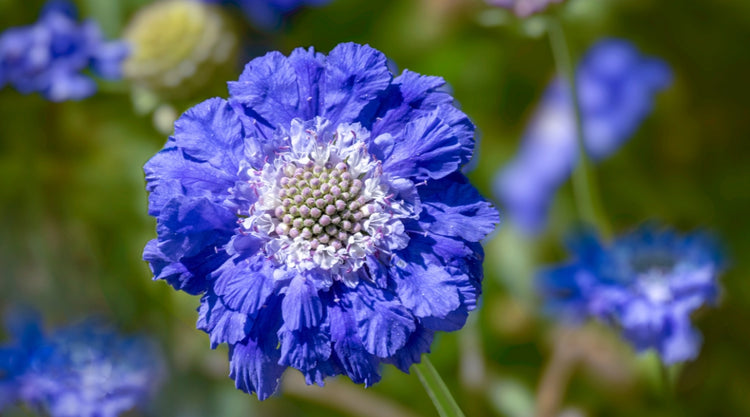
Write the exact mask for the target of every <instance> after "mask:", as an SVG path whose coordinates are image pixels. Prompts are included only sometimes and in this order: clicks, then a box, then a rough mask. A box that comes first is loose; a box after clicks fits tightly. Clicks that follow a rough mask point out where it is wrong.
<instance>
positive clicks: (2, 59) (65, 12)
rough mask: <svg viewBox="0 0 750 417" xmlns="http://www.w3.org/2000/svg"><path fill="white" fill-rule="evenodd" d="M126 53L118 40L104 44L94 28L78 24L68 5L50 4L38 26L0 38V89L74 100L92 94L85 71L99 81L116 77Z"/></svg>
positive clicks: (93, 85)
mask: <svg viewBox="0 0 750 417" xmlns="http://www.w3.org/2000/svg"><path fill="white" fill-rule="evenodd" d="M127 53H128V48H127V45H126V44H125V43H123V42H105V41H104V39H103V36H102V34H101V32H100V30H99V27H98V25H97V24H96V23H95V22H93V21H85V22H83V23H82V24H80V25H78V24H77V23H76V18H75V9H74V7H73V6H72V5H71V4H70V3H68V2H62V1H58V2H50V3H48V5H47V6H46V7H45V9H44V10H43V11H42V14H41V17H40V19H39V21H38V22H36V23H34V24H33V25H30V26H23V27H16V28H11V29H8V30H6V31H5V32H3V33H2V34H0V88H2V87H3V86H4V85H6V84H9V85H12V86H13V87H14V88H15V89H17V90H18V91H20V92H21V93H24V94H29V93H32V92H40V93H41V94H42V95H43V96H44V97H45V98H47V99H48V100H51V101H65V100H80V99H83V98H86V97H89V96H91V95H92V94H94V92H95V91H96V83H95V82H94V80H92V79H91V78H89V77H88V76H86V75H83V74H82V73H81V72H82V71H84V70H86V69H88V68H90V69H92V70H93V71H94V72H95V73H96V74H97V75H99V76H101V77H102V78H108V79H117V78H120V77H121V69H120V64H121V62H122V60H123V59H124V58H125V57H126V55H127Z"/></svg>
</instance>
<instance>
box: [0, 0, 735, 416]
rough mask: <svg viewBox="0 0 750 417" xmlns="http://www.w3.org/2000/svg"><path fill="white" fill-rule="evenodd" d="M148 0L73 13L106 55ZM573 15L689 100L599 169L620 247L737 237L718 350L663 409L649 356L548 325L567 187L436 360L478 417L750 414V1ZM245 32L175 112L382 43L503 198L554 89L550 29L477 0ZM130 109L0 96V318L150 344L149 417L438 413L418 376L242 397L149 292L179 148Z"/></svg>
mask: <svg viewBox="0 0 750 417" xmlns="http://www.w3.org/2000/svg"><path fill="white" fill-rule="evenodd" d="M148 3H149V2H148V1H146V0H78V1H76V4H77V6H78V7H79V9H80V14H81V16H82V17H87V18H93V19H95V20H97V21H98V22H99V24H100V25H101V26H102V28H103V30H104V32H105V33H106V34H107V36H108V37H110V38H117V37H120V36H121V34H122V31H123V28H124V27H125V25H126V24H127V22H128V20H129V19H130V18H131V17H132V15H133V14H134V13H135V12H136V10H138V9H139V8H140V7H142V6H144V5H146V4H148ZM42 5H43V2H42V1H37V0H25V1H19V0H0V30H5V29H7V28H9V27H11V26H19V25H27V24H31V23H32V22H35V21H36V20H37V17H38V13H39V10H40V9H41V6H42ZM556 10H557V11H558V12H560V13H561V14H562V16H563V24H564V27H565V30H566V34H567V37H568V40H569V42H570V46H571V49H572V51H573V54H574V55H576V56H579V55H580V54H582V53H583V52H584V51H585V49H586V48H587V47H588V46H590V45H592V44H593V43H594V42H595V41H596V40H597V39H599V38H601V37H613V36H614V37H621V38H625V39H628V40H630V41H632V42H633V43H635V44H636V45H637V46H638V47H639V49H640V50H641V51H642V52H643V53H644V54H646V55H651V56H656V57H660V58H662V59H663V60H665V61H666V62H668V63H669V64H670V65H671V67H672V69H673V72H674V82H673V85H672V86H671V87H670V88H669V89H667V90H666V91H665V92H663V93H661V94H659V95H658V96H657V101H656V104H655V111H654V112H653V114H652V115H651V116H650V117H648V118H647V119H646V121H645V123H644V124H643V125H642V126H641V128H640V129H638V130H637V133H636V134H635V135H634V137H632V138H631V139H630V140H629V141H628V142H627V143H626V144H625V145H624V146H623V148H622V149H621V150H619V151H618V152H617V153H616V154H614V155H613V156H612V157H610V158H608V159H606V160H605V161H604V162H603V163H601V164H599V165H598V167H597V177H598V183H599V186H600V192H601V194H602V198H603V202H604V206H605V209H606V212H607V215H608V216H609V219H610V222H611V223H612V224H613V226H614V229H615V231H616V232H623V231H627V230H630V229H632V228H634V227H635V226H637V225H638V224H639V223H641V222H643V221H645V220H650V219H656V220H660V221H662V222H664V223H666V224H668V225H672V226H674V227H676V228H677V229H679V230H681V231H689V230H692V229H695V228H705V229H708V230H713V231H715V232H716V234H717V235H719V236H720V237H722V239H723V240H724V242H725V246H726V247H727V249H728V252H729V258H730V259H731V267H730V269H728V271H727V272H726V273H725V274H724V275H723V276H722V287H723V294H722V297H721V298H722V300H721V303H720V305H719V306H718V307H717V308H713V309H702V310H700V311H699V312H698V314H697V315H694V319H695V322H696V324H697V327H698V328H699V329H700V331H701V332H702V333H703V337H704V345H703V348H702V351H701V354H700V356H699V357H698V359H697V360H695V361H694V362H691V363H687V364H685V365H684V366H683V367H682V368H681V369H679V372H680V373H679V377H678V380H677V384H676V390H675V392H674V395H673V397H671V398H668V399H664V396H663V389H662V387H661V385H660V384H661V383H660V380H659V378H658V372H657V367H656V366H655V365H656V360H655V357H654V356H653V355H645V356H638V357H636V355H635V354H634V353H633V352H632V350H631V349H630V348H629V347H627V346H626V345H625V344H624V343H623V342H620V341H619V340H618V338H617V335H616V334H615V333H614V332H612V331H610V330H608V329H604V328H602V327H600V326H596V325H591V326H585V327H584V328H582V329H563V328H559V327H558V326H556V325H555V324H554V322H553V321H552V320H550V319H549V318H547V317H544V316H543V315H541V314H540V313H539V302H538V300H537V299H536V297H535V295H534V294H533V291H532V285H531V279H532V277H533V274H534V270H535V268H536V267H537V266H538V265H543V264H548V263H552V262H557V261H560V260H562V259H564V258H565V256H566V253H565V250H564V248H563V247H562V245H561V238H562V237H563V236H564V235H565V233H566V231H568V230H569V227H570V224H571V221H572V220H573V218H574V213H573V212H572V209H573V204H572V199H571V194H570V191H571V189H570V185H569V184H567V185H565V186H564V187H563V188H562V189H561V192H559V193H558V194H557V197H556V200H555V203H554V206H553V209H552V214H551V221H550V224H549V228H548V230H547V231H546V232H545V233H544V234H543V235H542V236H540V237H538V238H534V239H531V238H524V237H522V236H521V235H520V234H518V233H517V232H515V231H514V228H513V226H512V225H511V224H509V223H508V224H504V225H503V226H502V227H501V228H500V229H499V231H498V232H497V233H496V234H494V235H493V236H492V237H491V239H490V241H489V242H487V244H486V252H487V260H486V264H485V284H484V295H483V300H482V303H481V307H480V309H479V310H477V311H476V312H474V313H473V315H472V317H471V320H470V321H469V323H468V324H467V326H466V327H465V328H464V329H462V330H461V331H458V332H455V333H452V334H439V335H438V336H437V337H436V339H435V342H434V343H433V345H432V352H433V353H432V354H431V359H432V361H433V363H434V364H435V365H436V367H437V368H438V370H439V371H440V373H441V375H442V376H443V378H444V379H445V380H446V382H447V384H448V385H449V387H450V389H451V391H452V392H453V393H454V395H455V396H456V399H457V400H458V402H459V403H460V404H461V406H462V407H463V409H464V411H465V413H466V414H467V416H510V417H521V416H530V415H533V413H534V410H535V407H536V406H535V403H536V402H537V398H536V396H537V392H538V391H540V390H539V386H540V381H541V380H542V379H543V376H545V377H546V378H547V379H545V380H546V381H548V383H547V384H546V385H545V386H544V389H543V390H542V392H543V395H542V398H541V399H540V400H539V401H541V402H542V403H543V402H544V401H553V402H554V401H555V398H558V397H559V398H561V403H562V405H563V408H564V409H566V410H567V411H566V412H565V413H566V414H565V415H566V416H567V415H570V416H577V415H583V416H598V415H603V416H635V415H637V416H688V415H689V416H708V415H710V416H723V415H727V416H744V415H750V396H748V392H750V376H749V375H750V354H748V352H750V326H749V325H748V323H750V280H749V279H748V278H747V277H748V276H749V275H750V257H748V256H746V254H747V253H750V146H748V144H747V143H746V142H747V141H748V140H750V117H749V115H750V106H748V104H747V101H748V97H750V82H748V68H750V49H749V48H748V40H750V2H748V1H746V0H723V1H722V0H714V1H703V2H693V1H677V0H660V1H657V0H629V1H624V0H622V1H617V0H569V1H568V3H567V4H565V5H564V7H560V8H557V9H556ZM232 18H234V19H235V20H236V21H235V26H236V27H235V30H236V31H237V33H238V34H239V36H240V39H241V43H242V44H243V45H244V46H243V47H242V48H241V52H240V54H241V55H242V58H240V59H238V60H237V61H236V62H230V63H229V64H228V67H227V68H224V70H225V71H226V73H228V74H229V75H227V76H221V77H219V76H216V77H211V78H210V79H207V80H206V82H207V83H206V85H205V86H204V87H203V89H199V90H196V91H194V92H191V94H190V96H189V97H181V98H180V100H179V101H173V102H171V108H172V109H174V110H175V111H176V113H177V114H179V113H180V112H182V111H183V110H185V109H186V108H187V107H189V106H190V105H192V104H195V103H197V102H200V101H202V100H204V99H206V98H208V97H211V96H214V95H222V96H224V97H226V95H227V93H226V90H225V88H224V85H225V84H224V83H225V82H226V81H228V80H233V79H236V78H237V77H238V76H239V73H240V71H241V68H242V65H243V64H244V62H246V61H247V60H249V59H250V58H251V57H253V56H257V55H259V54H262V53H263V52H264V51H265V50H274V49H276V50H280V51H282V52H283V53H285V54H288V53H289V52H290V51H291V50H292V49H293V48H295V47H297V46H305V47H307V46H314V47H315V48H316V49H317V50H319V51H321V52H325V53H327V52H328V51H329V50H330V49H331V48H333V47H334V46H335V45H336V44H338V43H340V42H344V41H355V42H360V43H369V44H370V45H372V46H373V47H375V48H377V49H379V50H381V51H383V52H384V53H385V54H386V55H387V56H388V57H389V58H390V59H392V60H393V64H394V66H395V67H396V68H399V70H400V69H406V68H408V69H410V70H413V71H416V72H419V73H422V74H429V75H440V76H442V77H444V78H445V79H446V80H447V81H448V82H449V83H450V85H451V86H452V88H453V92H454V96H455V97H456V99H457V101H458V102H459V103H460V105H461V107H462V109H463V110H464V111H465V112H466V113H467V114H468V115H469V116H470V117H471V118H472V120H473V121H474V122H475V124H476V125H477V127H478V130H479V137H480V144H479V147H478V150H477V152H478V158H479V159H478V167H477V168H476V169H475V170H474V171H473V172H472V173H471V175H470V176H471V178H472V179H473V181H474V183H475V184H476V185H477V186H478V187H479V188H480V189H481V190H482V191H483V193H484V194H485V195H486V196H488V197H489V196H490V195H491V193H490V186H491V182H492V178H493V176H494V175H495V172H496V171H497V169H499V168H500V167H501V166H502V165H503V163H504V162H506V161H508V160H509V159H510V158H511V157H512V156H513V154H514V152H515V151H516V149H517V146H518V143H519V140H520V136H521V133H522V132H523V129H524V126H525V122H526V120H527V118H528V116H529V115H530V114H531V112H532V111H533V109H534V106H535V103H536V101H537V100H538V98H539V97H540V96H541V93H542V92H543V91H544V89H545V87H546V85H547V83H548V81H549V80H550V78H551V77H552V75H553V73H554V63H553V61H552V55H551V53H550V49H549V42H548V40H547V38H546V37H545V36H544V34H542V33H539V21H538V20H534V19H532V20H528V21H525V22H523V21H521V20H519V19H517V18H515V17H513V16H511V15H510V14H508V13H507V12H505V11H502V10H499V9H495V8H492V7H490V6H487V5H486V4H485V3H484V2H483V1H481V0H378V1H365V0H333V1H332V2H331V3H330V4H329V5H327V6H323V7H318V8H304V9H301V10H299V11H298V12H297V13H295V14H293V15H291V16H289V18H288V20H286V22H285V24H284V25H283V26H282V27H281V28H280V29H278V30H276V31H272V32H265V33H261V32H259V31H257V30H254V29H253V28H252V27H251V26H250V25H249V24H248V23H247V22H245V21H244V19H243V18H242V16H241V15H240V14H235V15H234V16H232ZM166 29H167V28H165V30H166ZM133 96H134V94H132V93H131V89H130V86H129V85H128V83H127V82H125V81H122V82H116V83H112V82H110V83H100V89H99V92H98V93H97V94H96V95H94V96H93V97H91V98H89V99H85V100H83V101H80V102H65V103H51V102H47V101H45V100H44V99H43V98H41V97H40V96H39V95H37V94H33V95H29V96H24V95H21V94H19V93H18V92H16V91H15V90H13V89H12V88H10V87H6V88H5V89H3V90H0V276H2V280H1V281H0V308H3V309H4V308H5V307H6V306H8V305H15V304H26V305H30V306H33V307H35V308H37V309H39V310H40V311H41V312H42V314H43V315H44V317H45V319H46V322H47V323H48V324H49V325H50V326H51V327H55V326H57V325H60V324H63V323H66V322H69V321H71V320H75V319H77V318H82V317H87V316H90V315H92V314H97V315H99V316H103V317H105V318H107V319H108V320H111V321H112V322H114V323H115V324H116V325H117V326H118V327H119V328H121V329H123V330H124V331H126V332H139V333H146V334H149V335H151V336H153V337H155V338H156V339H157V340H158V341H159V342H160V343H161V346H162V348H163V350H164V352H165V354H166V356H167V357H168V361H169V376H168V379H167V382H166V384H165V385H164V386H163V388H162V390H161V394H160V395H159V396H158V397H157V398H156V401H155V403H154V404H153V405H152V408H151V409H150V410H149V412H148V415H152V416H165V417H168V416H181V417H188V416H216V417H223V416H240V415H242V416H253V415H258V416H291V415H294V416H310V417H314V416H326V417H333V416H360V415H362V416H394V417H398V416H403V417H411V416H415V417H416V416H434V415H436V412H435V410H434V408H433V406H432V404H431V402H430V400H429V398H428V397H427V395H426V394H425V392H424V390H423V389H422V386H421V385H420V383H419V381H418V379H417V377H416V375H413V374H412V375H407V374H403V373H400V372H399V371H397V370H396V369H395V368H393V367H388V368H386V369H385V370H384V374H383V380H382V381H381V382H380V383H379V384H377V385H376V386H374V387H372V388H368V389H367V390H364V389H362V387H361V386H357V385H354V384H352V383H351V382H350V381H349V380H348V379H345V378H337V379H331V380H329V382H328V384H327V386H326V387H325V388H317V387H312V388H306V387H305V386H304V384H303V383H302V382H301V377H300V376H299V374H298V373H297V372H296V371H293V370H288V371H287V373H286V374H285V380H284V383H283V385H282V390H281V391H282V393H281V395H280V396H277V397H273V398H271V399H268V400H266V401H264V402H262V403H261V402H259V401H257V399H256V398H255V397H254V396H250V395H247V394H244V393H242V392H241V391H237V390H235V388H234V383H233V381H232V380H231V379H229V378H228V376H227V375H228V361H227V357H226V349H224V348H219V349H217V350H215V351H212V350H210V349H209V342H208V336H207V335H206V334H204V333H203V332H201V331H198V330H196V329H195V320H196V317H197V315H196V311H195V310H196V308H197V306H198V301H199V300H198V297H193V296H190V295H188V294H186V293H182V292H177V291H174V290H173V289H171V288H170V287H168V286H167V284H166V283H164V282H152V281H151V274H150V271H149V269H148V266H147V264H146V263H145V262H144V261H142V260H141V251H142V249H143V246H144V245H145V243H146V242H147V241H148V240H149V239H151V238H153V237H154V236H155V221H154V219H152V218H150V217H148V215H147V213H146V199H147V194H146V191H145V189H144V185H145V183H144V179H143V171H142V166H143V164H144V163H145V162H146V160H147V159H148V158H150V157H151V156H152V155H153V154H154V153H156V152H157V151H158V150H159V149H160V148H161V147H162V146H163V144H164V142H165V141H166V138H167V135H168V134H165V133H160V132H159V130H158V129H157V127H158V126H159V125H161V126H163V125H164V122H163V120H162V119H164V118H166V119H167V121H169V117H170V116H169V113H170V107H162V110H161V112H159V111H157V114H156V116H154V115H153V114H152V113H151V112H145V111H143V109H142V108H141V109H139V108H138V106H136V105H134V100H133ZM135 96H137V93H136V94H135ZM135 101H137V97H136V100H135ZM139 113H141V114H139ZM144 113H145V114H144ZM160 118H161V119H160ZM155 119H156V126H155ZM160 120H161V121H160ZM167 125H168V123H167ZM500 209H501V212H502V207H500ZM550 375H551V376H550ZM25 413H26V411H24V410H21V409H18V410H12V411H11V415H13V416H16V415H18V416H23V415H27V414H25ZM568 413H569V414H568ZM132 415H137V414H135V413H132Z"/></svg>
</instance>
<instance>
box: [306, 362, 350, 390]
mask: <svg viewBox="0 0 750 417" xmlns="http://www.w3.org/2000/svg"><path fill="white" fill-rule="evenodd" d="M300 372H302V375H304V376H305V383H306V384H307V385H312V384H317V385H318V386H321V387H322V386H323V385H324V382H325V381H324V380H325V378H327V377H329V376H336V375H340V374H341V373H342V371H341V367H340V366H338V365H337V364H336V363H335V362H334V361H332V360H331V358H329V359H328V360H326V361H319V362H318V363H317V364H315V366H314V367H312V368H310V369H305V370H302V371H300Z"/></svg>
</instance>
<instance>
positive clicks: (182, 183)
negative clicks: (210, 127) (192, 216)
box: [143, 147, 236, 216]
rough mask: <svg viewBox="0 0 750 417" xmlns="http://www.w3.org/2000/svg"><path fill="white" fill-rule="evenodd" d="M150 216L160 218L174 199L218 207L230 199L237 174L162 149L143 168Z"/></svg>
mask: <svg viewBox="0 0 750 417" xmlns="http://www.w3.org/2000/svg"><path fill="white" fill-rule="evenodd" d="M143 170H144V171H145V173H146V182H147V186H146V189H147V190H148V191H150V192H151V195H150V196H149V214H150V215H152V216H159V213H160V211H161V209H162V207H163V206H164V205H165V204H167V202H168V201H169V200H171V199H172V198H174V197H179V196H185V197H201V196H205V197H206V198H210V199H211V200H212V201H214V202H215V203H217V204H220V203H221V202H222V201H223V200H224V199H226V198H227V197H229V191H228V190H229V188H231V187H232V186H233V185H234V183H235V181H236V175H235V174H236V172H227V171H224V170H221V169H216V168H214V167H212V166H211V165H209V164H207V163H200V162H197V161H194V160H192V159H186V158H185V156H184V154H183V153H182V151H181V150H179V149H178V148H175V147H169V148H166V149H163V150H162V151H160V152H159V153H157V154H156V155H154V156H153V157H152V158H151V159H150V160H149V161H148V162H147V163H146V165H144V167H143Z"/></svg>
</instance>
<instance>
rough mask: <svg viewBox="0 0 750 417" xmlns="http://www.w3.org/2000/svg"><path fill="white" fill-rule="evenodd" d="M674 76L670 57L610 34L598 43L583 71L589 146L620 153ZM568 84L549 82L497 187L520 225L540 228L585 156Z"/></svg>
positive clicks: (594, 152) (594, 153) (601, 155)
mask: <svg viewBox="0 0 750 417" xmlns="http://www.w3.org/2000/svg"><path fill="white" fill-rule="evenodd" d="M670 80H671V72H670V69H669V67H668V66H667V65H666V63H664V62H663V61H661V60H659V59H655V58H650V57H644V56H642V55H641V54H640V53H639V52H638V50H637V49H636V48H635V46H633V45H632V44H631V43H629V42H627V41H625V40H619V39H605V40H602V41H599V42H597V43H596V44H595V45H594V46H592V47H591V48H590V49H589V50H588V51H587V52H586V54H585V55H584V57H583V58H582V60H581V62H580V65H579V66H578V70H577V73H576V83H577V88H578V98H579V101H580V108H581V119H582V123H583V136H584V143H585V147H586V151H587V153H588V154H589V155H590V156H591V157H592V158H593V159H594V160H596V161H600V160H602V159H605V158H606V157H608V156H610V155H611V154H612V153H614V152H615V151H616V150H617V149H619V147H620V146H621V145H622V144H623V143H624V142H625V141H626V140H627V139H628V138H630V137H631V136H632V135H633V133H635V131H636V129H637V128H638V126H639V125H640V123H641V121H642V120H643V119H644V118H645V117H646V116H647V115H648V114H649V113H650V112H651V109H652V107H653V101H654V96H655V95H656V93H657V92H659V91H661V90H663V89H664V88H666V87H667V86H668V85H669V83H670ZM566 86H567V84H566V83H564V82H563V81H562V80H561V79H559V78H558V79H555V80H554V81H553V82H552V84H551V85H550V86H549V87H548V88H547V91H546V92H545V94H544V97H543V98H542V101H541V103H540V104H539V107H538V108H537V110H536V112H535V113H534V115H533V116H532V118H531V121H530V123H529V125H528V127H527V128H526V131H525V133H524V135H523V138H522V141H521V149H520V151H519V152H518V154H517V155H516V156H515V157H514V159H513V160H511V161H510V162H509V163H508V164H507V166H505V167H503V169H502V170H501V171H499V172H498V174H497V177H496V179H495V185H494V194H495V197H496V198H497V199H498V200H499V201H501V202H502V204H503V206H504V207H505V208H506V209H507V211H508V213H509V216H510V218H511V219H512V221H513V222H514V224H516V225H517V226H518V227H519V229H520V230H521V231H522V232H524V233H526V234H529V235H534V234H537V233H539V232H540V231H541V230H542V229H543V228H544V226H545V225H546V221H547V212H548V210H549V206H550V204H551V203H552V200H553V198H554V195H555V191H556V190H557V188H558V187H559V186H560V185H561V184H562V183H563V182H564V181H565V180H566V179H567V178H568V177H569V176H570V174H571V172H572V171H573V168H574V167H575V164H576V162H577V157H578V154H577V152H578V148H577V147H578V144H577V138H576V126H575V117H574V113H573V105H572V101H571V97H570V92H569V89H568V88H567V87H566Z"/></svg>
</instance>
